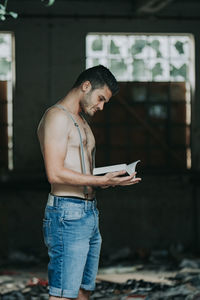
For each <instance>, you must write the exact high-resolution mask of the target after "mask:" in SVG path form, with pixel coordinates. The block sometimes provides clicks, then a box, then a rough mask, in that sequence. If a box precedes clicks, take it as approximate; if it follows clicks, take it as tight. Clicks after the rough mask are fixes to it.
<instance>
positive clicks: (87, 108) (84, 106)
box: [80, 91, 94, 116]
mask: <svg viewBox="0 0 200 300" xmlns="http://www.w3.org/2000/svg"><path fill="white" fill-rule="evenodd" d="M91 94H92V91H90V92H89V93H88V94H85V95H84V97H83V98H82V99H81V101H80V107H81V110H82V111H83V112H84V113H85V114H86V115H89V116H93V115H94V111H93V110H91V108H92V103H91Z"/></svg>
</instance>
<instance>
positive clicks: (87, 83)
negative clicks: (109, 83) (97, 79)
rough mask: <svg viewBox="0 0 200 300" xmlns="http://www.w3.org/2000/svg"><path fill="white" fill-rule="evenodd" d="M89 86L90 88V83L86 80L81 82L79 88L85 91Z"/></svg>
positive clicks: (87, 90) (88, 89)
mask: <svg viewBox="0 0 200 300" xmlns="http://www.w3.org/2000/svg"><path fill="white" fill-rule="evenodd" d="M91 88H92V85H91V83H90V81H89V80H86V81H84V82H83V83H82V84H81V89H82V91H83V92H85V93H88V92H90V90H91Z"/></svg>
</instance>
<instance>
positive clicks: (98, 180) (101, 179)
mask: <svg viewBox="0 0 200 300" xmlns="http://www.w3.org/2000/svg"><path fill="white" fill-rule="evenodd" d="M47 177H48V181H49V183H51V184H56V183H57V184H69V185H74V186H84V185H85V186H86V185H87V186H104V185H106V183H107V178H106V177H105V176H94V175H91V174H82V173H79V172H76V171H73V170H70V169H67V168H64V167H63V168H62V169H60V170H57V171H50V170H49V172H48V171H47Z"/></svg>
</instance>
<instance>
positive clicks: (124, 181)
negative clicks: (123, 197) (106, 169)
mask: <svg viewBox="0 0 200 300" xmlns="http://www.w3.org/2000/svg"><path fill="white" fill-rule="evenodd" d="M124 174H126V171H119V172H110V173H107V174H106V175H104V177H105V181H106V184H105V185H104V186H102V188H107V187H110V186H113V187H114V186H117V185H119V186H125V185H132V184H135V183H138V182H140V181H141V180H142V179H141V178H139V177H138V178H135V175H136V172H134V173H133V174H131V175H129V176H123V177H120V176H121V175H124Z"/></svg>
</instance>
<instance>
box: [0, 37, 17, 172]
mask: <svg viewBox="0 0 200 300" xmlns="http://www.w3.org/2000/svg"><path fill="white" fill-rule="evenodd" d="M13 48H14V38H13V35H12V33H10V32H0V168H1V169H10V170H12V169H13V127H12V121H13V119H12V99H13V85H14V51H13Z"/></svg>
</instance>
